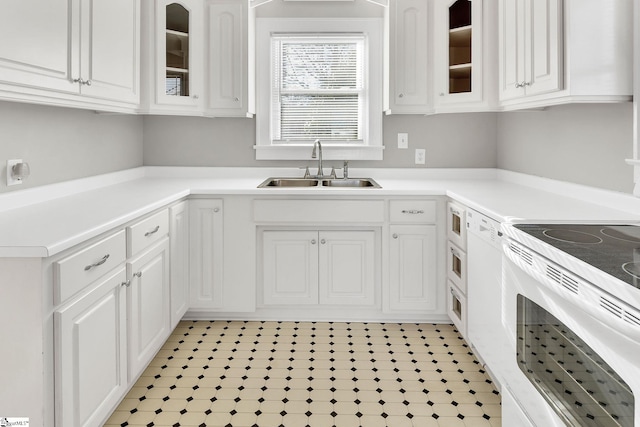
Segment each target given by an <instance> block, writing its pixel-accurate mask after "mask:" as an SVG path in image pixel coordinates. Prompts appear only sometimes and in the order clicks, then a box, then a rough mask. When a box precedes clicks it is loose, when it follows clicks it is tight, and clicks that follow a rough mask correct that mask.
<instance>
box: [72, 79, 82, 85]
mask: <svg viewBox="0 0 640 427" xmlns="http://www.w3.org/2000/svg"><path fill="white" fill-rule="evenodd" d="M71 82H73V83H80V84H84V80H82V79H73V80H71Z"/></svg>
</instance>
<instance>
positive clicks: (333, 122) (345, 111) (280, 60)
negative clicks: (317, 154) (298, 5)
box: [255, 18, 382, 160]
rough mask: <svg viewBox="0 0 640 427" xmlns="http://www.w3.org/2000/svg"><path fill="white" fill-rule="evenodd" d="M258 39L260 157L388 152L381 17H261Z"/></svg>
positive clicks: (364, 155) (337, 156) (358, 155)
mask: <svg viewBox="0 0 640 427" xmlns="http://www.w3.org/2000/svg"><path fill="white" fill-rule="evenodd" d="M256 41H257V49H256V50H257V52H258V77H257V85H258V87H257V93H258V99H257V101H258V102H257V114H256V140H257V145H256V147H255V148H256V158H257V159H309V157H310V154H311V145H312V144H313V141H314V140H316V139H320V140H321V141H322V143H323V148H324V154H325V158H327V159H339V160H347V159H382V131H381V126H382V124H381V123H382V77H381V74H382V52H381V50H382V48H381V44H380V42H381V36H380V22H379V20H372V19H363V20H348V21H347V20H344V21H343V20H339V19H338V20H335V19H332V20H322V19H318V20H315V19H312V20H288V19H267V18H265V19H258V34H257V37H256ZM374 46H376V47H377V48H376V49H374Z"/></svg>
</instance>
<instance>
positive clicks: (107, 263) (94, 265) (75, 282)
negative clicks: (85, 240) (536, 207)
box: [53, 230, 127, 304]
mask: <svg viewBox="0 0 640 427" xmlns="http://www.w3.org/2000/svg"><path fill="white" fill-rule="evenodd" d="M126 257H127V253H126V236H125V232H124V230H122V231H119V232H117V233H115V234H112V235H111V236H109V237H106V238H104V239H102V240H100V241H99V242H97V243H95V244H93V245H91V246H88V247H86V248H84V249H82V250H80V251H78V252H75V253H74V254H72V255H70V256H68V257H66V258H64V259H62V260H60V261H56V262H54V263H53V274H54V299H55V304H59V303H61V302H63V301H65V300H66V299H67V298H69V297H70V296H72V295H74V294H75V293H77V292H78V291H80V290H81V289H83V288H84V287H85V286H87V285H89V284H90V283H92V282H93V281H95V280H97V279H98V278H100V277H101V276H102V275H103V274H105V273H107V272H109V271H110V270H111V269H113V268H114V267H116V266H118V265H120V264H121V263H123V262H124V261H125V259H126Z"/></svg>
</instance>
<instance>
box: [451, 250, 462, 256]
mask: <svg viewBox="0 0 640 427" xmlns="http://www.w3.org/2000/svg"><path fill="white" fill-rule="evenodd" d="M451 253H452V254H453V256H455V257H456V258H460V252H458V251H456V250H455V249H453V248H451Z"/></svg>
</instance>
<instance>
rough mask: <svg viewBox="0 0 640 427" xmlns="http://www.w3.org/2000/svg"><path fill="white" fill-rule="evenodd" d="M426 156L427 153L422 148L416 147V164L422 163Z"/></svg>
mask: <svg viewBox="0 0 640 427" xmlns="http://www.w3.org/2000/svg"><path fill="white" fill-rule="evenodd" d="M426 156H427V153H426V150H425V149H424V148H416V165H424V164H425V157H426Z"/></svg>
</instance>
